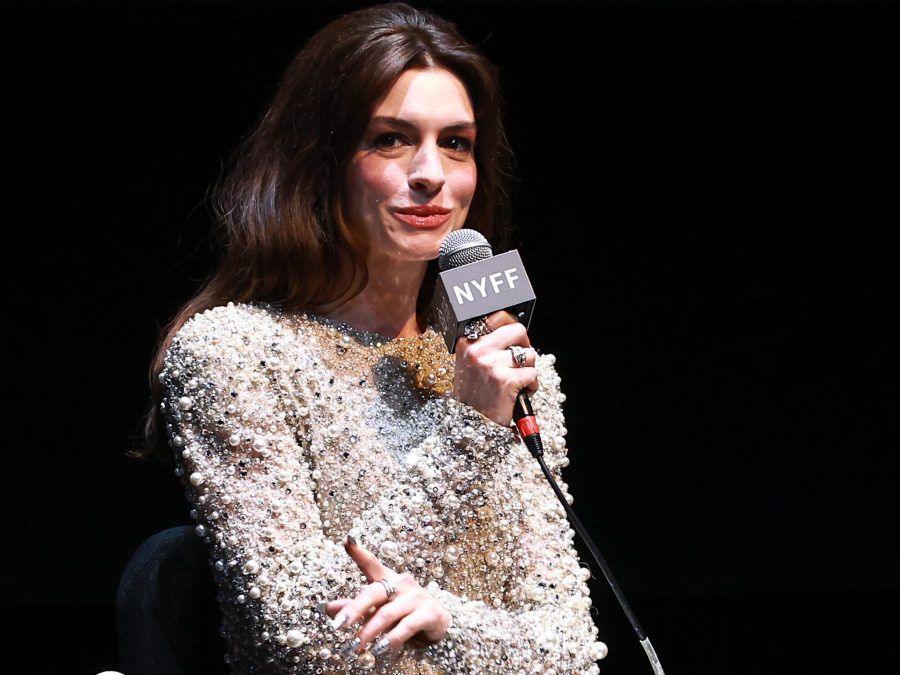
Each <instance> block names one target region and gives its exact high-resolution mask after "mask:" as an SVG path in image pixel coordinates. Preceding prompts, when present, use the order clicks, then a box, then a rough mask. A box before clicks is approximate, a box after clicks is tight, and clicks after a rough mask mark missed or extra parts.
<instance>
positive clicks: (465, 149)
mask: <svg viewBox="0 0 900 675" xmlns="http://www.w3.org/2000/svg"><path fill="white" fill-rule="evenodd" d="M441 145H442V146H443V147H445V148H447V149H448V150H450V151H451V152H452V153H454V154H458V155H469V154H471V153H472V149H473V148H474V147H475V142H474V141H473V140H471V139H468V138H465V137H464V136H448V137H447V138H445V139H444V140H443V141H442V142H441Z"/></svg>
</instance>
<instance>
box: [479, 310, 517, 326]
mask: <svg viewBox="0 0 900 675" xmlns="http://www.w3.org/2000/svg"><path fill="white" fill-rule="evenodd" d="M484 321H485V323H486V324H487V327H488V328H489V329H490V330H491V331H495V330H497V329H498V328H500V327H501V326H508V325H510V324H513V323H519V321H518V319H516V317H514V316H513V315H512V314H510V313H509V312H507V311H506V310H504V309H501V310H500V311H499V312H493V313H492V314H488V315H487V316H485V317H484Z"/></svg>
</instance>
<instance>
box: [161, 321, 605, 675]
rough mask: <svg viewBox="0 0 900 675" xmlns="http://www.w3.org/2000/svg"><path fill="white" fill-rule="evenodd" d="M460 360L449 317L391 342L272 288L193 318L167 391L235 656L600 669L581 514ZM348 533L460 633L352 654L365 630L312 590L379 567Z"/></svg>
mask: <svg viewBox="0 0 900 675" xmlns="http://www.w3.org/2000/svg"><path fill="white" fill-rule="evenodd" d="M553 362H554V359H553V358H552V356H550V355H544V356H541V357H539V358H538V363H537V367H538V370H539V373H540V378H541V389H540V390H539V391H538V393H537V394H535V396H534V397H532V404H533V406H534V409H535V412H536V414H537V415H538V417H539V419H540V420H541V426H542V428H543V430H544V434H545V437H546V438H547V439H552V442H550V443H548V444H547V445H548V446H549V447H548V448H547V457H546V460H547V464H548V466H549V467H550V468H551V470H552V471H553V472H554V474H556V478H557V480H560V476H559V470H560V468H561V467H562V466H563V465H564V464H566V463H567V459H566V457H565V453H566V442H565V439H564V438H563V436H564V435H565V425H564V419H563V415H562V412H561V409H560V405H559V404H560V400H561V399H562V397H561V396H560V391H559V377H558V375H557V374H556V371H555V370H554V368H553ZM452 376H453V359H452V357H451V356H450V355H448V354H447V353H446V347H444V344H443V341H442V339H441V338H440V336H438V335H437V334H435V333H434V332H433V331H428V332H426V333H425V334H423V335H422V336H419V337H417V338H410V339H394V340H391V339H388V338H385V337H382V336H379V335H375V334H371V333H364V332H361V331H357V330H354V329H352V328H350V327H347V326H342V325H337V324H335V323H333V322H332V321H330V320H328V319H325V318H322V317H315V316H312V315H306V314H301V313H292V312H285V311H282V310H279V309H277V308H273V307H270V306H265V305H231V304H229V305H228V306H227V307H217V308H215V309H212V310H208V311H206V312H203V313H202V314H198V315H196V316H195V317H193V318H192V319H191V320H190V321H188V322H187V323H186V324H185V325H184V326H183V327H182V328H181V330H180V331H179V332H178V334H177V335H176V336H175V338H174V340H173V342H172V345H171V347H170V349H169V351H168V353H167V355H166V360H165V364H164V368H163V370H162V372H161V373H160V381H161V382H162V383H163V384H164V386H165V392H166V394H165V399H164V401H163V406H162V408H161V409H162V410H163V411H164V414H165V415H166V416H167V418H168V422H169V427H168V428H169V430H170V431H169V433H170V442H171V444H172V446H173V448H176V452H175V456H176V462H177V468H178V471H179V475H180V476H181V479H182V481H183V483H184V484H185V487H186V488H187V493H188V497H189V499H190V501H191V502H192V506H193V508H194V509H195V510H196V512H197V514H196V515H197V521H198V525H197V528H196V531H197V534H198V535H199V536H201V537H203V538H204V539H205V541H207V543H208V544H209V547H210V555H211V558H212V561H213V565H212V569H213V571H214V574H215V578H216V583H217V585H218V587H219V590H220V592H219V596H218V597H219V601H220V605H221V607H222V612H223V620H224V626H223V634H224V635H225V636H226V637H227V649H228V653H227V655H226V661H227V662H228V663H229V664H230V666H231V668H232V669H233V670H234V671H235V672H241V673H245V672H263V671H264V672H266V673H357V672H359V673H361V672H364V671H365V672H369V671H371V672H376V673H403V674H406V673H417V674H418V673H421V674H433V673H452V674H462V673H468V674H473V673H478V674H481V673H498V674H506V673H510V674H511V673H516V674H518V673H522V672H533V671H534V667H535V666H536V665H539V667H540V672H544V673H558V674H559V675H562V674H565V675H569V674H571V673H590V672H597V671H596V666H595V664H594V663H593V662H594V660H595V659H597V658H600V655H601V652H602V654H603V655H605V651H603V650H602V649H601V648H599V647H598V646H597V641H596V634H597V631H596V628H595V627H594V624H593V622H592V619H591V615H590V598H589V597H588V595H587V587H586V585H585V583H584V582H585V581H586V578H585V574H588V575H589V572H585V570H584V569H583V568H582V567H580V565H579V561H578V557H577V554H576V552H575V550H574V547H573V545H572V540H571V538H570V533H571V529H570V528H569V526H568V523H567V521H566V520H565V515H564V513H563V511H562V509H561V507H560V506H559V505H558V504H557V503H556V501H555V497H554V496H553V494H552V491H551V490H550V488H549V486H548V485H546V483H545V482H544V479H543V477H542V476H541V474H540V469H539V467H538V466H537V465H536V464H535V463H534V460H533V459H532V458H531V456H530V455H529V453H528V451H527V450H526V449H525V448H524V446H523V445H522V444H521V443H520V442H519V440H518V438H517V437H516V435H515V432H514V431H513V430H512V429H510V428H507V427H502V426H499V425H497V424H495V423H494V422H492V421H491V420H488V419H487V418H485V417H484V416H482V415H481V414H480V413H478V412H477V411H475V410H473V409H472V408H470V407H468V406H466V405H464V404H462V403H459V402H458V401H456V400H455V399H454V398H453V397H452V396H451V395H450V392H451V390H452ZM181 448H183V451H179V450H180V449H181ZM563 489H565V488H563ZM213 514H215V516H214V515H213ZM348 532H349V533H351V534H352V535H353V536H354V537H355V538H356V539H357V541H359V543H360V544H362V545H363V546H365V547H367V548H368V549H369V550H371V551H373V552H376V555H380V556H381V557H382V559H383V561H384V562H385V564H389V565H391V566H393V568H394V569H395V570H396V571H397V572H403V571H408V572H409V573H410V574H412V575H413V576H414V577H415V578H416V580H417V581H418V582H419V583H420V584H421V585H422V586H423V587H425V588H427V589H428V591H429V592H430V593H432V594H433V595H434V596H435V597H436V598H437V599H438V600H439V601H440V602H441V604H442V605H443V606H444V607H445V608H446V609H447V610H448V611H449V612H450V614H451V616H452V622H451V626H450V629H449V630H448V632H447V634H446V635H445V637H444V638H443V639H442V640H441V641H440V642H438V643H437V644H434V645H431V646H429V647H427V648H425V649H412V648H407V649H405V650H403V651H402V652H400V653H394V652H388V653H385V654H382V655H380V656H378V658H377V659H376V658H375V657H374V656H372V654H371V653H369V652H364V653H363V654H362V655H360V656H359V657H353V656H349V655H348V656H347V657H342V656H341V655H340V652H339V649H340V646H341V645H342V644H343V643H344V642H345V641H346V633H344V634H342V635H339V634H338V633H337V632H336V631H335V630H334V629H332V627H331V624H330V621H329V620H328V618H327V617H326V616H323V615H322V613H321V612H317V611H311V608H314V607H316V605H317V604H318V603H320V602H322V601H324V600H328V599H333V598H339V597H348V596H353V595H355V594H356V593H357V592H358V591H359V589H360V588H361V587H362V586H363V585H364V584H365V583H366V580H365V579H364V578H363V576H362V574H361V573H360V571H359V570H358V569H357V567H356V565H355V564H353V562H352V561H351V560H350V558H349V557H348V556H347V555H346V553H345V551H344V549H343V546H342V545H341V542H342V541H343V539H344V537H345V535H346V534H347V533H348Z"/></svg>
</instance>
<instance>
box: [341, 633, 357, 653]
mask: <svg viewBox="0 0 900 675" xmlns="http://www.w3.org/2000/svg"><path fill="white" fill-rule="evenodd" d="M361 642H362V641H361V640H360V639H359V638H358V637H355V638H353V639H352V640H350V642H348V643H347V644H345V645H344V646H343V647H341V649H340V652H341V656H347V654H349V653H350V652H352V651H353V650H354V649H356V648H357V647H359V645H360V643H361Z"/></svg>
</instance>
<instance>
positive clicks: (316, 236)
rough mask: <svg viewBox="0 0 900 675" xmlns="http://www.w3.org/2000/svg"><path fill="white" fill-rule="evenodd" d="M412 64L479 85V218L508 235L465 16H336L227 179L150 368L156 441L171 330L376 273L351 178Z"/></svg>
mask: <svg viewBox="0 0 900 675" xmlns="http://www.w3.org/2000/svg"><path fill="white" fill-rule="evenodd" d="M412 68H443V69H446V70H448V71H450V72H452V73H453V74H454V75H456V76H457V77H458V78H459V79H460V80H461V81H462V82H463V84H464V85H465V86H466V89H467V91H468V93H469V96H470V97H471V99H472V105H473V108H474V112H475V122H476V124H477V126H478V143H477V144H476V147H475V163H476V167H477V171H478V181H477V183H476V188H475V195H474V197H473V200H472V205H471V207H470V209H469V214H468V217H467V219H466V226H467V227H471V228H473V229H477V230H479V231H480V232H482V233H483V234H484V235H485V236H486V237H487V238H488V240H489V241H491V243H492V244H493V245H494V247H495V249H502V247H503V246H504V244H505V243H506V238H507V236H508V231H509V215H510V214H509V210H510V199H509V191H508V185H509V178H510V177H511V173H512V154H511V152H510V149H509V145H508V143H507V140H506V134H505V131H504V128H503V101H502V99H501V95H500V90H499V84H498V75H497V71H496V69H495V67H494V66H493V65H492V64H491V63H490V61H488V60H487V59H486V58H485V57H484V56H482V55H481V54H480V53H479V52H478V50H477V49H476V48H475V47H473V46H472V45H471V44H469V43H467V42H466V41H465V40H464V39H463V38H462V37H461V36H460V35H459V33H458V32H457V30H456V28H455V26H453V24H451V23H450V22H448V21H446V20H444V19H442V18H440V17H438V16H435V15H434V14H431V13H429V12H426V11H423V10H419V9H415V8H413V7H410V6H409V5H406V4H402V3H391V4H385V5H376V6H372V7H367V8H365V9H361V10H358V11H355V12H352V13H350V14H347V15H344V16H341V17H339V18H337V19H335V20H334V21H332V22H331V23H329V24H328V25H326V26H325V27H324V28H323V29H322V30H320V31H319V32H318V33H316V34H315V35H314V36H313V37H312V38H311V39H310V40H309V42H308V43H307V44H306V46H305V47H304V48H303V49H302V50H301V51H300V52H299V53H298V54H297V56H296V57H294V59H293V61H292V62H291V64H290V65H289V66H288V68H287V70H286V71H285V73H284V75H283V77H282V80H281V82H280V84H279V86H278V89H277V91H276V93H275V95H274V97H273V99H272V102H271V104H270V105H269V106H268V108H267V109H266V110H265V112H264V114H263V115H262V117H261V118H260V119H259V121H258V122H257V124H256V126H255V127H254V128H253V130H252V131H251V132H250V133H249V135H248V136H247V137H246V138H245V139H244V140H243V141H242V143H241V144H240V145H239V146H238V148H237V150H236V151H235V153H234V155H233V157H232V159H231V162H230V164H229V166H228V167H227V168H226V171H225V172H224V174H223V177H222V178H221V179H220V181H219V182H218V184H217V186H216V188H215V190H214V193H213V207H214V214H215V220H216V226H217V230H218V232H217V235H218V238H219V240H220V241H221V244H222V257H221V260H220V262H219V264H218V267H217V268H216V270H215V271H214V272H213V274H212V275H211V276H210V278H209V279H208V280H207V281H206V283H205V284H204V285H203V287H202V288H201V289H200V291H199V292H198V293H197V294H196V295H195V296H194V297H193V298H191V299H190V300H189V301H188V302H187V303H186V304H185V305H184V306H183V307H182V308H181V309H180V310H179V312H178V313H177V314H176V315H175V317H174V318H173V319H172V321H171V322H169V324H168V325H167V326H166V327H165V328H163V330H162V336H161V340H160V343H159V347H158V349H157V351H156V354H155V357H154V359H153V362H152V364H151V369H150V383H151V391H152V400H151V406H150V408H149V410H148V412H147V416H146V420H145V426H144V436H145V441H146V445H147V448H148V450H154V449H155V451H156V453H157V454H159V455H160V456H168V453H167V451H166V449H165V446H164V444H163V440H164V439H162V438H161V434H159V429H161V428H162V427H161V420H160V419H159V417H158V410H159V406H158V403H159V401H160V399H161V396H162V391H161V386H160V384H159V381H158V374H159V372H160V370H161V369H162V364H163V359H164V357H165V353H166V350H167V349H168V347H169V345H170V343H171V340H172V337H173V336H174V335H175V333H176V332H177V331H178V330H179V329H180V328H181V326H182V325H183V324H184V323H185V322H186V321H187V320H188V319H189V318H190V317H192V316H193V315H194V314H196V313H197V312H201V311H203V310H205V309H209V308H211V307H216V306H218V305H222V304H226V303H228V302H267V303H270V304H273V305H278V306H282V307H285V308H289V309H296V310H304V309H309V310H314V309H316V308H317V307H321V306H324V305H327V304H328V303H330V302H333V301H335V300H337V299H339V298H341V297H350V296H352V295H354V294H357V293H359V292H360V291H361V290H362V289H363V288H364V287H365V285H366V282H367V280H368V276H367V271H366V264H365V261H366V255H367V253H368V241H367V240H366V237H365V235H364V233H363V232H362V230H361V228H356V227H354V224H353V223H351V222H348V221H347V219H346V218H345V217H344V214H343V204H344V194H343V190H344V180H343V178H344V175H345V172H346V168H347V166H348V164H349V162H350V159H351V157H352V155H353V152H354V151H355V149H356V147H357V145H358V144H359V141H360V139H361V138H362V136H363V134H364V133H365V129H366V127H367V126H368V123H369V118H370V116H371V112H372V110H373V109H374V107H375V105H376V104H377V103H378V102H379V101H380V100H381V99H382V98H383V97H384V96H385V95H386V94H387V92H388V91H389V90H390V88H391V87H392V86H393V84H394V83H395V82H396V80H397V78H398V77H400V75H401V74H402V73H403V72H405V71H406V70H409V69H412ZM433 267H434V266H433V264H432V270H431V271H433ZM433 277H434V274H433V273H427V274H426V277H425V279H426V281H425V282H424V283H423V288H422V289H420V294H419V304H418V311H419V314H420V318H421V316H422V314H423V312H424V311H425V305H426V301H427V298H428V295H429V291H430V288H431V285H432V284H433ZM138 454H141V453H138Z"/></svg>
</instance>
